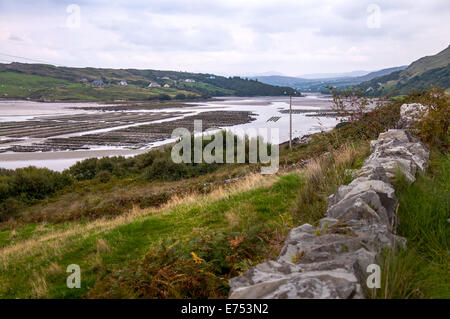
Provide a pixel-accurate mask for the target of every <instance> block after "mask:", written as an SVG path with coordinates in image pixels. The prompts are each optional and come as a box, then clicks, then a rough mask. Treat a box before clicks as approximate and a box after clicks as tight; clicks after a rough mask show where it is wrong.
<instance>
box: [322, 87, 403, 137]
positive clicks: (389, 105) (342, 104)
mask: <svg viewBox="0 0 450 319" xmlns="http://www.w3.org/2000/svg"><path fill="white" fill-rule="evenodd" d="M329 89H330V90H331V91H332V93H333V105H332V107H331V108H332V109H333V111H334V112H335V113H336V116H337V117H340V118H341V120H342V124H341V125H339V124H338V126H336V127H337V128H340V129H343V128H345V129H347V130H351V131H352V132H353V134H354V137H355V138H356V139H361V138H362V139H368V138H375V137H377V136H378V135H379V134H380V133H382V132H384V131H386V130H388V129H390V128H394V127H396V125H397V123H398V120H399V119H400V106H401V104H402V103H403V101H402V100H393V101H389V102H386V101H380V100H374V99H370V98H368V97H366V96H365V95H364V94H363V92H362V91H361V90H355V89H353V88H349V89H345V90H338V89H336V88H332V87H329ZM344 123H345V124H344Z"/></svg>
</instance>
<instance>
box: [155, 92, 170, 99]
mask: <svg viewBox="0 0 450 319" xmlns="http://www.w3.org/2000/svg"><path fill="white" fill-rule="evenodd" d="M158 100H160V101H169V100H171V98H170V96H169V95H168V94H164V93H161V94H158Z"/></svg>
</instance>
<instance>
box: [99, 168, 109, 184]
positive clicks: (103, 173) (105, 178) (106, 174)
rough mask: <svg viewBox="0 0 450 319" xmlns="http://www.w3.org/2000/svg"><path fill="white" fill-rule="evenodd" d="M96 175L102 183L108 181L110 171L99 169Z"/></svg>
mask: <svg viewBox="0 0 450 319" xmlns="http://www.w3.org/2000/svg"><path fill="white" fill-rule="evenodd" d="M97 176H98V179H99V180H100V182H102V183H108V182H109V181H110V179H111V173H110V172H109V171H106V170H103V171H100V172H99V173H98V174H97Z"/></svg>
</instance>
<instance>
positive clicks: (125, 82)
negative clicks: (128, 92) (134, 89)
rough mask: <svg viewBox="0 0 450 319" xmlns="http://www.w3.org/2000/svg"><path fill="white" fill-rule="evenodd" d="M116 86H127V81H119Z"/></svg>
mask: <svg viewBox="0 0 450 319" xmlns="http://www.w3.org/2000/svg"><path fill="white" fill-rule="evenodd" d="M117 84H118V85H123V86H127V85H128V83H127V81H119V82H117Z"/></svg>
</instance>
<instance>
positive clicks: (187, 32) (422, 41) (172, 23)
mask: <svg viewBox="0 0 450 319" xmlns="http://www.w3.org/2000/svg"><path fill="white" fill-rule="evenodd" d="M72 3H75V4H77V5H78V6H79V8H80V25H79V26H78V27H70V26H69V25H68V24H67V21H68V18H69V15H70V14H71V13H68V12H67V11H66V9H67V6H68V5H70V4H72ZM371 4H375V5H376V6H378V7H379V9H380V12H379V13H380V15H379V17H380V27H379V28H369V27H368V18H369V15H370V14H371V12H368V10H367V8H368V6H369V5H371ZM448 30H450V10H449V2H448V0H417V1H414V2H412V1H409V0H398V1H390V0H362V1H350V0H343V1H333V0H329V1H327V0H305V1H296V0H284V1H277V0H247V1H241V0H217V1H207V0H191V1H185V0H164V1H163V0H151V1H149V0H135V1H125V0H115V1H106V0H97V1H87V0H80V1H77V0H69V1H66V0H63V1H60V0H58V1H56V0H46V1H42V2H41V1H40V2H39V3H37V2H35V1H31V0H16V1H7V0H0V41H1V42H2V46H1V50H0V53H7V54H10V55H17V56H26V57H28V58H33V59H39V60H44V61H52V62H53V63H54V64H58V65H69V66H98V67H121V68H125V67H133V68H155V69H173V70H187V71H198V72H212V73H221V74H227V75H232V74H245V73H262V72H265V71H267V70H269V69H270V70H276V71H279V72H282V73H285V74H291V75H298V74H302V73H316V72H326V73H329V72H343V71H351V70H358V69H365V70H375V69H379V68H383V67H390V66H396V65H403V64H408V63H410V62H412V61H413V60H415V59H417V58H419V57H421V56H424V55H430V54H435V53H437V52H438V51H439V50H442V49H444V48H445V47H446V46H448V38H449V37H448V36H449V33H448ZM21 40H22V41H21ZM0 58H1V55H0ZM24 62H25V61H24Z"/></svg>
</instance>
